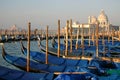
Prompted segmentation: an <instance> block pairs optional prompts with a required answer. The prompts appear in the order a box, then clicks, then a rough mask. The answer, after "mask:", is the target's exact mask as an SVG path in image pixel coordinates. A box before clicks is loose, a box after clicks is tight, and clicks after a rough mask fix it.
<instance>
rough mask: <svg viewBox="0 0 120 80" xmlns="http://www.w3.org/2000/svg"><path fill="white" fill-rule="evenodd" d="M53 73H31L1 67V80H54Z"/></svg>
mask: <svg viewBox="0 0 120 80" xmlns="http://www.w3.org/2000/svg"><path fill="white" fill-rule="evenodd" d="M53 77H54V74H53V73H31V72H25V71H20V70H15V69H9V68H6V67H3V66H0V80H26V79H28V80H42V79H45V80H52V79H53Z"/></svg>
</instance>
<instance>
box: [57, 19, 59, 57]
mask: <svg viewBox="0 0 120 80" xmlns="http://www.w3.org/2000/svg"><path fill="white" fill-rule="evenodd" d="M57 56H58V57H60V20H58V55H57Z"/></svg>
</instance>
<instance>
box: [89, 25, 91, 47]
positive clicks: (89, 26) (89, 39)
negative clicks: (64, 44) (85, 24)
mask: <svg viewBox="0 0 120 80" xmlns="http://www.w3.org/2000/svg"><path fill="white" fill-rule="evenodd" d="M90 26H91V25H90V24H89V46H90V34H91V32H90Z"/></svg>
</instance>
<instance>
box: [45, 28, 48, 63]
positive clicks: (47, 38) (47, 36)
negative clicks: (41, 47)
mask: <svg viewBox="0 0 120 80" xmlns="http://www.w3.org/2000/svg"><path fill="white" fill-rule="evenodd" d="M45 63H46V64H48V26H47V27H46V62H45Z"/></svg>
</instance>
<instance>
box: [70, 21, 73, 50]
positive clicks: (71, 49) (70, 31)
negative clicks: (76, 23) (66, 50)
mask: <svg viewBox="0 0 120 80" xmlns="http://www.w3.org/2000/svg"><path fill="white" fill-rule="evenodd" d="M72 31H73V30H72V19H71V20H70V52H72Z"/></svg>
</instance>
